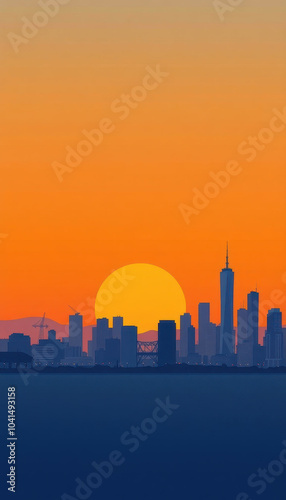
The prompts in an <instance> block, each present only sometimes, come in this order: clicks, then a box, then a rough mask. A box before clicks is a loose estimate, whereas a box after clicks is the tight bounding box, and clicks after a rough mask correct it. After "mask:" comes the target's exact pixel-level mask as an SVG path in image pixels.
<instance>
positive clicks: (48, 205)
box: [0, 0, 286, 323]
mask: <svg viewBox="0 0 286 500" xmlns="http://www.w3.org/2000/svg"><path fill="white" fill-rule="evenodd" d="M2 3H3V13H4V14H3V17H4V18H5V19H4V24H3V27H2V32H1V35H2V36H1V38H0V54H1V56H0V57H1V67H2V68H4V71H3V73H2V77H1V96H2V103H1V111H2V112H1V122H2V123H1V153H0V154H1V183H0V196H1V206H0V210H1V214H0V215H1V217H0V220H1V226H0V233H2V234H4V235H5V234H6V235H8V236H7V237H6V238H2V242H1V244H0V257H1V258H0V272H1V280H0V293H1V314H0V317H1V318H2V319H10V318H17V317H24V316H38V315H39V316H40V315H41V314H42V313H43V312H44V311H46V314H47V316H48V317H50V318H53V319H55V320H57V321H59V322H63V323H65V322H66V321H67V318H68V314H69V313H70V310H69V309H68V307H67V304H71V305H73V306H74V307H75V308H77V307H78V306H79V305H80V304H82V303H86V302H87V301H88V299H89V298H92V297H95V295H96V293H97V290H98V288H99V286H100V284H101V283H102V282H103V281H104V279H105V278H106V277H107V276H108V275H109V274H110V273H111V272H112V270H114V269H117V268H119V267H121V266H124V265H126V264H132V263H136V262H144V263H149V264H154V265H158V266H160V267H163V268H164V269H166V270H167V271H168V272H169V273H171V274H172V275H173V276H174V277H175V278H176V279H177V281H178V282H179V283H180V285H181V287H182V289H183V291H184V293H185V296H186V299H187V308H188V310H189V311H190V312H191V313H192V314H193V316H194V318H195V319H196V313H197V304H198V302H199V301H210V302H211V303H212V307H211V313H212V320H213V321H216V322H219V271H220V269H221V267H222V266H223V265H224V254H225V242H226V240H229V244H230V263H231V266H232V268H233V270H234V271H235V307H236V308H237V307H240V306H241V305H242V303H243V300H245V298H246V294H247V292H248V291H250V290H251V289H254V288H255V287H256V283H257V286H258V290H259V291H260V293H261V299H262V300H269V299H270V297H271V294H272V293H273V290H275V289H280V290H281V291H282V292H283V294H285V300H284V298H283V297H282V299H279V300H280V304H278V303H277V300H274V302H273V300H272V306H276V307H282V309H283V311H284V313H285V312H286V279H285V278H283V279H282V276H283V274H284V273H285V272H286V268H285V250H286V232H285V210H286V207H285V200H286V197H285V194H286V193H285V191H286V177H285V134H286V128H285V131H283V132H280V133H278V132H277V133H275V134H274V137H273V140H271V142H270V143H269V144H267V145H266V146H265V148H264V149H263V151H260V152H259V154H257V157H256V159H255V160H254V161H252V162H247V161H246V159H247V156H242V155H240V154H239V153H238V151H237V150H238V146H239V145H240V144H241V143H242V142H243V141H247V140H248V137H249V136H256V135H257V134H258V133H259V132H260V131H261V129H263V128H265V127H268V126H269V123H270V121H271V119H272V118H273V116H274V114H273V108H276V109H277V110H280V111H282V110H283V108H284V107H285V106H286V98H285V83H286V68H285V56H286V36H285V33H286V31H285V24H286V22H285V19H286V18H285V13H286V7H285V1H284V0H273V1H272V2H271V4H270V3H269V1H268V0H259V1H258V0H257V1H250V0H245V1H244V2H243V3H242V4H241V5H240V6H239V7H237V8H236V9H234V11H233V12H231V13H228V14H227V15H226V19H225V22H221V21H220V19H219V18H218V16H217V14H216V12H215V10H214V8H213V5H212V1H211V0H200V1H199V0H166V1H163V0H156V1H155V0H152V1H151V0H144V1H143V0H140V1H139V0H132V1H131V0H120V2H119V1H118V0H109V1H106V0H98V1H97V2H94V1H93V0H72V1H71V2H70V3H68V4H67V5H62V6H61V7H60V9H59V12H58V14H57V15H56V16H55V17H54V18H53V19H49V21H48V23H47V25H46V26H45V27H42V28H41V29H39V31H38V33H37V34H36V36H35V37H34V38H31V39H30V40H29V41H28V43H25V44H22V45H21V46H19V53H18V54H15V52H14V50H13V48H12V45H11V42H10V41H9V40H8V38H7V34H8V33H11V32H13V33H16V34H20V33H21V29H22V25H23V22H22V21H21V18H22V17H23V16H25V17H27V18H28V19H32V17H33V15H34V14H35V13H37V12H38V11H39V10H41V9H40V7H39V5H38V3H37V2H35V1H34V0H26V1H25V2H23V3H22V4H21V5H20V4H19V5H18V6H17V8H16V7H15V4H14V3H11V1H9V0H3V2H2ZM157 64H159V65H160V66H161V69H162V71H165V72H167V73H169V76H168V77H166V78H164V79H163V81H162V83H160V84H159V86H158V88H156V89H155V90H152V91H148V92H147V95H146V98H145V99H144V100H143V101H142V102H140V103H138V106H137V107H136V109H132V110H131V112H130V115H129V116H128V117H127V118H126V119H125V120H120V115H119V114H116V113H114V112H113V111H112V110H111V104H112V103H113V101H114V100H115V99H120V98H121V96H122V94H129V93H130V91H131V90H132V89H134V87H136V86H138V85H139V86H140V85H141V83H142V81H143V79H144V77H145V75H146V67H147V66H149V67H151V68H155V67H156V65H157ZM105 117H107V118H109V119H110V120H112V123H113V126H114V131H113V132H112V133H110V134H108V135H105V136H104V140H103V143H102V144H101V145H100V146H99V147H97V148H96V147H94V150H93V152H92V153H91V154H90V155H89V156H87V157H86V158H85V159H83V161H82V163H81V164H80V165H79V166H78V167H77V168H75V169H74V171H73V172H72V173H71V174H69V173H67V174H65V175H64V176H63V182H59V180H58V179H57V177H56V175H55V172H54V171H53V169H52V167H51V164H52V163H53V162H54V161H57V162H61V163H64V161H65V156H66V147H67V146H71V147H73V148H76V147H77V145H78V143H79V141H81V140H82V139H83V138H84V137H83V135H82V130H83V129H87V130H91V129H93V128H96V127H97V126H98V124H99V122H100V121H101V120H102V119H103V118H105ZM231 160H236V161H238V162H239V166H240V168H241V173H240V174H239V175H237V176H235V177H234V176H233V177H232V178H231V181H230V183H229V185H228V186H227V188H225V189H221V191H220V193H219V194H218V196H216V197H215V198H213V199H211V201H210V203H209V205H208V206H207V207H206V208H205V209H204V210H202V211H201V213H199V214H198V215H193V216H191V218H190V220H189V224H187V223H186V222H185V220H184V218H183V216H182V214H181V212H180V210H179V207H180V206H181V205H182V204H186V205H189V206H191V205H192V199H193V189H194V188H198V189H199V190H203V189H204V188H205V185H206V184H207V183H208V182H209V181H210V176H209V172H210V171H213V172H218V171H221V170H224V169H225V166H226V164H227V163H228V162H229V161H231ZM0 240H1V238H0ZM283 280H284V282H283ZM284 318H285V317H284ZM262 322H264V323H265V319H262ZM285 322H286V320H285V319H284V323H285Z"/></svg>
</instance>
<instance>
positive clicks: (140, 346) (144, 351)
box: [137, 341, 158, 366]
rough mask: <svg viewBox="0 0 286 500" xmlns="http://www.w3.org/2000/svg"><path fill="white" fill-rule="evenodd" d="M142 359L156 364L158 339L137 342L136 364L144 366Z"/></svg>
mask: <svg viewBox="0 0 286 500" xmlns="http://www.w3.org/2000/svg"><path fill="white" fill-rule="evenodd" d="M144 361H148V362H149V363H147V364H149V365H150V362H152V365H156V366H158V341H154V342H137V366H144V365H145V363H144Z"/></svg>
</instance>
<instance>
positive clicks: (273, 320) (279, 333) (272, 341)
mask: <svg viewBox="0 0 286 500" xmlns="http://www.w3.org/2000/svg"><path fill="white" fill-rule="evenodd" d="M265 346H266V367H267V368H269V367H275V366H280V365H281V364H282V361H283V330H282V312H281V311H280V309H270V311H268V314H267V330H266V332H265Z"/></svg>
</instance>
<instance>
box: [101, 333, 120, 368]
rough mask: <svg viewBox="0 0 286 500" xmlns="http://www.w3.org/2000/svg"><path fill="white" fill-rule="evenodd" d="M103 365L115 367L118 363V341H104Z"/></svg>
mask: <svg viewBox="0 0 286 500" xmlns="http://www.w3.org/2000/svg"><path fill="white" fill-rule="evenodd" d="M104 362H105V364H107V365H110V366H117V365H119V363H120V339H106V341H105V361H104Z"/></svg>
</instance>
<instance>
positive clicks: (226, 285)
mask: <svg viewBox="0 0 286 500" xmlns="http://www.w3.org/2000/svg"><path fill="white" fill-rule="evenodd" d="M233 287H234V272H233V271H232V269H230V267H229V262H228V245H227V250H226V265H225V268H224V269H222V271H221V273H220V297H221V326H220V354H223V355H224V356H226V357H231V356H233V354H234V351H235V332H234V329H233Z"/></svg>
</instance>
